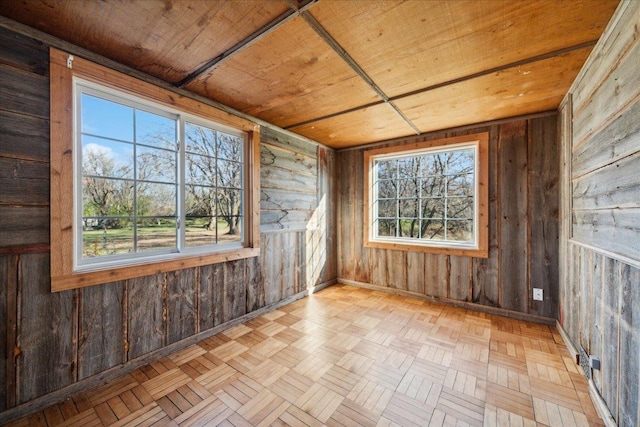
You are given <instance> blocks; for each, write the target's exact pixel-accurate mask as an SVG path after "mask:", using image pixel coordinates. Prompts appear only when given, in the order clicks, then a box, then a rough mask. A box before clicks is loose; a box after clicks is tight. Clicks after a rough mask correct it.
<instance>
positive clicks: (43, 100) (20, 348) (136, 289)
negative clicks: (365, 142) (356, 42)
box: [0, 27, 336, 424]
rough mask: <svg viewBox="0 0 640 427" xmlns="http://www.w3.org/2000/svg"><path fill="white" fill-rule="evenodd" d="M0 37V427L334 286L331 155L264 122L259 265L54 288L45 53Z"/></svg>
mask: <svg viewBox="0 0 640 427" xmlns="http://www.w3.org/2000/svg"><path fill="white" fill-rule="evenodd" d="M0 42H1V43H0V85H1V87H0V93H1V99H2V102H1V103H0V126H1V129H0V131H1V134H2V144H1V145H0V188H1V189H2V190H1V194H2V196H1V198H0V218H1V221H0V235H1V236H2V237H1V241H0V384H1V385H2V386H1V387H0V424H2V421H3V420H4V419H6V417H8V416H11V417H15V416H17V415H19V414H20V413H26V412H28V411H30V410H32V409H33V408H34V407H37V406H43V405H46V404H48V403H52V402H55V401H58V400H60V399H61V398H62V397H65V396H69V395H71V394H73V393H74V392H75V391H77V390H81V389H84V388H86V387H87V386H88V385H93V384H96V383H101V382H105V381H107V380H109V379H110V378H114V377H115V376H118V375H121V374H122V373H123V372H126V371H127V370H132V369H135V368H136V367H138V366H141V365H142V364H145V363H148V362H149V361H150V360H153V359H156V358H158V357H161V356H162V355H165V354H168V353H169V352H171V351H175V350H176V349H178V348H181V347H184V346H186V345H189V344H191V343H194V342H196V341H198V340H200V339H203V338H205V337H207V336H211V335H213V334H215V333H217V332H218V331H220V330H222V329H225V328H228V327H230V326H233V325H235V324H237V323H240V322H242V321H246V320H249V319H251V318H253V317H256V316H259V315H260V314H262V313H264V312H266V311H269V310H271V309H273V308H274V307H277V306H279V305H282V304H285V303H287V302H290V301H293V300H295V299H297V298H301V297H303V296H305V295H306V294H307V293H308V292H309V291H312V290H313V289H314V288H316V287H318V288H321V287H323V286H326V285H328V284H332V283H334V282H335V278H336V256H335V249H334V248H335V229H336V227H335V225H334V224H335V206H336V203H335V198H336V197H335V196H336V189H335V181H334V179H333V178H332V177H333V176H334V175H335V173H334V170H333V169H334V167H335V166H334V165H335V152H334V151H333V150H331V149H329V148H326V147H324V146H321V145H319V144H314V143H312V142H310V141H308V140H305V139H303V138H297V137H295V136H293V135H292V134H291V133H287V132H284V131H281V130H277V129H275V128H274V129H270V128H268V127H265V126H261V129H260V135H261V144H260V163H261V165H260V180H261V187H260V211H261V212H260V213H261V224H260V231H261V235H260V256H259V257H251V258H246V259H241V260H236V261H230V262H222V263H217V264H211V265H203V266H199V267H195V268H186V269H180V270H176V271H170V272H162V273H159V274H153V275H150V276H145V277H139V278H132V279H127V280H122V281H117V282H112V283H106V284H102V285H94V286H88V287H85V288H82V289H75V290H69V291H62V292H55V293H52V292H51V286H50V279H49V278H50V249H49V244H50V240H49V160H50V158H49V45H48V44H47V43H45V42H43V41H39V40H36V39H33V38H30V37H26V36H24V35H21V34H19V33H16V32H14V31H11V30H9V29H7V28H4V27H0ZM55 43H56V45H57V46H56V47H57V48H60V49H64V50H65V51H69V52H71V53H74V54H75V55H77V56H79V57H81V55H82V54H83V53H84V54H87V55H88V56H90V57H89V58H88V59H90V60H92V61H94V62H100V58H99V57H97V55H90V54H89V53H87V52H83V51H82V50H81V49H78V48H76V47H74V46H71V45H68V44H67V43H64V42H59V41H56V42H55ZM104 62H105V64H107V65H109V66H113V65H114V64H113V63H111V62H109V61H107V60H104ZM116 65H117V64H116ZM121 68H122V67H121ZM120 71H122V70H120ZM125 71H126V70H125ZM131 74H133V75H136V73H135V72H132V73H131ZM138 74H139V73H138ZM151 80H152V79H151ZM165 86H166V85H165ZM182 94H183V95H184V91H183V93H182ZM199 101H201V102H202V100H201V99H199ZM11 408H14V409H13V410H12V409H11Z"/></svg>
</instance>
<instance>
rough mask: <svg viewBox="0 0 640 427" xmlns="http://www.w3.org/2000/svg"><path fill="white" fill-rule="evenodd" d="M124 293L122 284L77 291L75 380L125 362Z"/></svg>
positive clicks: (115, 283) (117, 283) (108, 284)
mask: <svg viewBox="0 0 640 427" xmlns="http://www.w3.org/2000/svg"><path fill="white" fill-rule="evenodd" d="M124 290H125V282H114V283H107V284H104V285H98V286H91V287H88V288H84V289H82V290H80V291H78V292H79V293H80V302H79V310H78V312H79V325H78V379H83V378H87V377H90V376H92V375H95V374H97V373H99V372H102V371H106V370H107V369H109V368H112V367H114V366H116V365H118V364H120V363H124V362H125V361H126V356H127V355H126V351H125V347H124V344H125V338H126V337H124V336H123V333H122V331H123V330H124V329H125V324H124V322H125V321H126V317H125V313H124V309H125V304H126V301H125V294H124Z"/></svg>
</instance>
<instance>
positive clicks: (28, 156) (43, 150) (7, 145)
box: [0, 109, 49, 162]
mask: <svg viewBox="0 0 640 427" xmlns="http://www.w3.org/2000/svg"><path fill="white" fill-rule="evenodd" d="M0 135H2V144H0V157H11V158H15V159H22V160H34V161H40V162H48V161H49V121H48V120H45V119H41V118H38V117H33V116H27V115H24V114H16V113H12V112H9V111H4V110H2V109H0Z"/></svg>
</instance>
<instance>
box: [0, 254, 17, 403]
mask: <svg viewBox="0 0 640 427" xmlns="http://www.w3.org/2000/svg"><path fill="white" fill-rule="evenodd" d="M13 258H15V257H14V256H6V255H2V256H0V319H2V321H1V322H0V412H2V411H4V410H5V409H7V391H8V388H9V387H8V384H7V372H8V367H9V364H11V363H12V360H11V359H9V358H8V355H9V354H11V353H10V352H8V351H7V349H8V348H9V341H10V340H9V335H12V336H13V337H14V339H15V331H13V332H11V331H10V328H9V323H10V322H9V304H8V302H9V301H8V298H9V295H8V293H9V287H11V288H12V289H14V290H15V288H16V283H15V280H14V281H13V283H9V270H10V269H11V268H12V267H11V265H10V260H11V259H13ZM12 276H13V277H15V276H16V275H15V274H13V275H12ZM14 324H15V322H14ZM12 347H13V346H12Z"/></svg>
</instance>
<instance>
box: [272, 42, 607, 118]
mask: <svg viewBox="0 0 640 427" xmlns="http://www.w3.org/2000/svg"><path fill="white" fill-rule="evenodd" d="M596 43H597V40H589V41H586V42H583V43H580V44H577V45H574V46H569V47H565V48H562V49H558V50H554V51H551V52H548V53H544V54H541V55H537V56H533V57H531V58H527V59H522V60H520V61H516V62H511V63H508V64H504V65H500V66H498V67H494V68H490V69H488V70H483V71H479V72H477V73H474V74H469V75H466V76H462V77H459V78H457V79H453V80H447V81H446V82H442V83H437V84H434V85H431V86H427V87H425V88H422V89H417V90H414V91H411V92H407V93H403V94H400V95H395V96H392V97H390V98H389V99H388V102H393V101H397V100H399V99H403V98H407V97H410V96H413V95H419V94H421V93H425V92H429V91H432V90H435V89H440V88H442V87H446V86H451V85H454V84H457V83H462V82H464V81H467V80H472V79H475V78H478V77H483V76H486V75H489V74H493V73H497V72H499V71H504V70H508V69H509V68H513V67H517V66H521V65H528V64H531V63H534V62H537V61H543V60H545V59H549V58H553V57H556V56H559V55H563V54H565V53H571V52H574V51H576V50H580V49H584V48H586V47H592V46H594V45H595V44H596ZM385 102H387V101H385ZM379 104H382V102H377V103H372V104H366V105H362V106H359V107H354V108H350V109H348V110H343V111H339V112H337V113H331V114H328V115H326V116H322V117H318V118H316V119H310V120H306V121H304V122H300V123H295V124H292V125H289V126H286V127H284V129H293V128H296V127H299V126H305V125H308V124H311V123H316V122H319V121H322V120H326V119H331V118H333V117H337V116H341V115H343V114H348V113H354V112H356V111H359V110H363V109H365V108H369V107H372V106H375V105H379Z"/></svg>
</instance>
